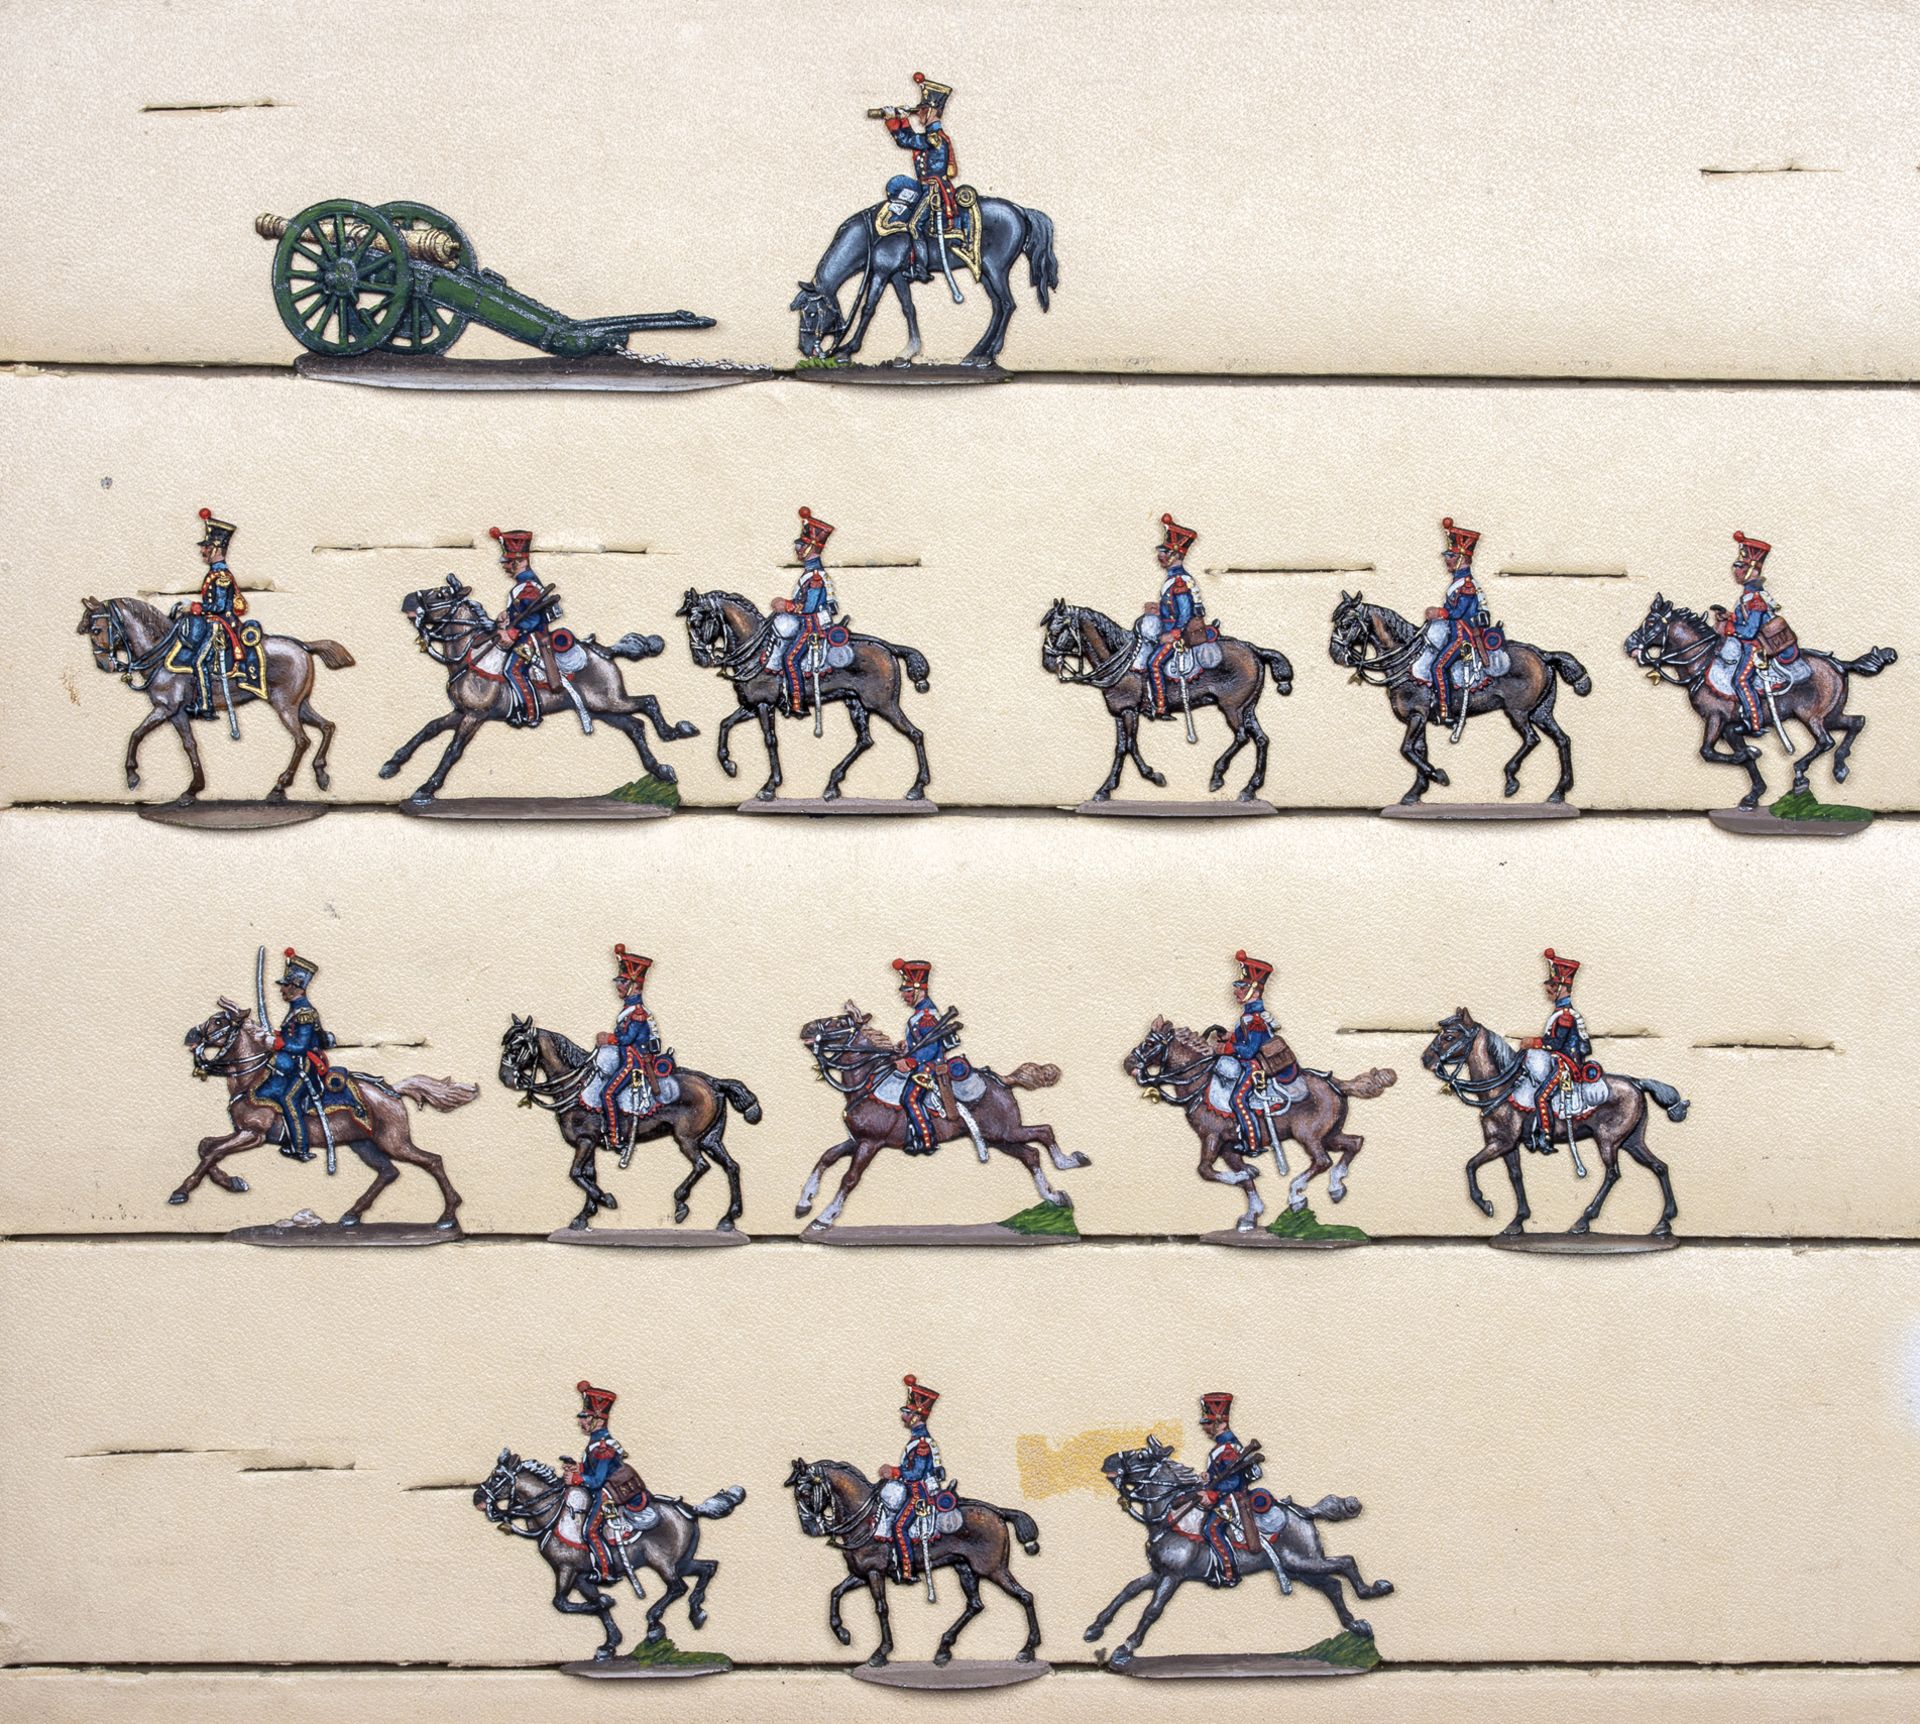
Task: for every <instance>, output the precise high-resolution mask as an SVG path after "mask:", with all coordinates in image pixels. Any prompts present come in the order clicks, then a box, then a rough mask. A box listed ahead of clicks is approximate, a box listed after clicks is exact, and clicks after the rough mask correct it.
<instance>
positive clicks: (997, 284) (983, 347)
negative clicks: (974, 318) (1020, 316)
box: [960, 265, 1013, 365]
mask: <svg viewBox="0 0 1920 1724" xmlns="http://www.w3.org/2000/svg"><path fill="white" fill-rule="evenodd" d="M980 280H981V285H982V286H983V287H984V288H985V289H986V290H987V300H988V302H989V303H990V304H991V305H992V307H993V314H992V315H991V316H990V317H989V318H988V319H987V327H986V329H985V330H984V331H983V332H982V333H981V336H980V339H979V340H978V341H976V342H975V343H974V344H973V348H972V351H971V352H969V353H968V354H967V356H966V358H965V359H963V360H961V361H960V363H961V364H962V365H991V364H992V363H993V362H994V361H995V360H996V359H998V358H999V357H1000V349H1001V348H1003V347H1004V346H1006V344H1007V325H1008V324H1009V323H1011V322H1012V321H1013V290H1012V289H1011V288H1009V287H1008V286H1007V281H1006V273H1005V271H1004V270H995V269H994V268H993V267H992V266H991V265H989V266H988V267H987V268H986V269H985V270H984V271H983V272H982V274H981V278H980Z"/></svg>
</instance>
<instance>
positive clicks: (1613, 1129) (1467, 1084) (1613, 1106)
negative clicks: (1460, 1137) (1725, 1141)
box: [1420, 1006, 1688, 1239]
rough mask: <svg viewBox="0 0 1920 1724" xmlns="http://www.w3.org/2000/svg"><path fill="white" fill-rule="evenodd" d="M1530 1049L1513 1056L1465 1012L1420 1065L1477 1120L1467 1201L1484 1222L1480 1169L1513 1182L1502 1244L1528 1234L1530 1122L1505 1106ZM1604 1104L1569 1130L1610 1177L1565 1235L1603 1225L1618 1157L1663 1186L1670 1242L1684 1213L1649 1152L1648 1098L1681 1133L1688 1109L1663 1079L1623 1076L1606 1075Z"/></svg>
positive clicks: (1658, 1234) (1659, 1234)
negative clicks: (1492, 1169) (1493, 1164)
mask: <svg viewBox="0 0 1920 1724" xmlns="http://www.w3.org/2000/svg"><path fill="white" fill-rule="evenodd" d="M1526 1057H1527V1056H1526V1049H1524V1048H1516V1047H1515V1046H1513V1044H1512V1043H1511V1042H1509V1041H1507V1040H1506V1038H1505V1037H1503V1036H1500V1035H1497V1034H1495V1033H1494V1031H1492V1030H1490V1029H1488V1028H1487V1026H1486V1025H1485V1024H1482V1023H1477V1022H1476V1021H1475V1020H1474V1016H1473V1014H1472V1013H1471V1012H1469V1011H1468V1010H1467V1008H1466V1007H1465V1006H1462V1007H1461V1008H1460V1009H1459V1010H1458V1011H1457V1012H1454V1013H1453V1014H1452V1015H1451V1016H1449V1017H1445V1018H1442V1019H1441V1020H1440V1027H1439V1030H1438V1032H1437V1033H1436V1034H1435V1036H1434V1038H1433V1040H1432V1041H1430V1042H1429V1043H1427V1046H1426V1049H1425V1051H1424V1052H1423V1053H1422V1054H1421V1055H1420V1063H1421V1065H1423V1066H1424V1067H1425V1068H1426V1069H1427V1070H1428V1071H1430V1072H1432V1073H1433V1074H1434V1075H1435V1076H1436V1077H1438V1078H1439V1079H1440V1082H1441V1084H1442V1086H1443V1087H1444V1088H1446V1089H1447V1090H1448V1091H1450V1092H1451V1093H1452V1094H1454V1095H1456V1096H1458V1097H1459V1098H1460V1100H1462V1101H1463V1102H1465V1103H1466V1104H1467V1105H1468V1106H1469V1107H1472V1108H1477V1109H1479V1112H1480V1140H1481V1144H1480V1151H1479V1153H1478V1154H1477V1155H1475V1156H1474V1157H1473V1158H1472V1159H1471V1160H1470V1161H1468V1163H1467V1195H1468V1196H1469V1197H1470V1198H1472V1199H1473V1201H1474V1205H1475V1207H1476V1208H1478V1209H1479V1211H1480V1213H1481V1214H1482V1215H1492V1214H1493V1205H1492V1203H1490V1202H1489V1201H1488V1200H1487V1199H1486V1198H1485V1197H1484V1196H1483V1195H1482V1194H1481V1191H1480V1177H1479V1175H1480V1169H1481V1168H1482V1167H1484V1166H1486V1164H1487V1163H1488V1162H1490V1161H1504V1162H1505V1163H1506V1164H1507V1177H1508V1178H1509V1179H1511V1180H1512V1181H1513V1200H1514V1204H1515V1210H1514V1217H1513V1219H1512V1220H1511V1221H1509V1222H1508V1223H1507V1225H1506V1226H1505V1227H1503V1228H1501V1229H1500V1237H1501V1238H1503V1239H1506V1238H1510V1237H1512V1236H1514V1235H1516V1234H1520V1233H1524V1232H1525V1231H1526V1223H1527V1220H1528V1218H1529V1217H1531V1215H1532V1214H1533V1211H1532V1210H1531V1209H1529V1208H1528V1207H1527V1188H1526V1186H1525V1185H1524V1184H1523V1183H1522V1181H1521V1178H1520V1150H1521V1147H1522V1140H1521V1135H1520V1134H1521V1128H1522V1127H1523V1126H1524V1125H1525V1124H1526V1114H1525V1113H1524V1112H1522V1111H1521V1110H1520V1109H1519V1108H1515V1107H1509V1106H1507V1105H1506V1103H1507V1098H1508V1097H1509V1096H1510V1095H1512V1093H1513V1089H1514V1086H1515V1084H1517V1083H1518V1082H1519V1080H1520V1076H1521V1074H1522V1072H1523V1071H1524V1070H1525V1069H1526ZM1606 1085H1607V1099H1606V1100H1605V1101H1603V1102H1602V1103H1600V1105H1599V1106H1598V1107H1596V1108H1594V1109H1593V1111H1592V1112H1591V1113H1589V1114H1587V1115H1586V1116H1585V1117H1584V1118H1583V1119H1580V1120H1578V1121H1576V1122H1575V1123H1574V1124H1573V1126H1572V1134H1573V1137H1574V1139H1575V1140H1576V1141H1578V1140H1581V1139H1589V1140H1591V1141H1592V1142H1593V1143H1595V1144H1597V1145H1598V1146H1599V1149H1600V1159H1601V1161H1602V1162H1603V1163H1604V1164H1605V1167H1606V1176H1605V1178H1603V1179H1602V1180H1601V1182H1600V1189H1599V1190H1598V1191H1596V1192H1595V1193H1594V1194H1593V1201H1592V1202H1591V1203H1589V1204H1588V1205H1587V1207H1586V1208H1585V1209H1584V1210H1582V1211H1581V1214H1580V1219H1579V1220H1578V1221H1576V1222H1575V1223H1574V1224H1573V1225H1572V1226H1571V1227H1569V1228H1568V1229H1567V1231H1568V1232H1569V1233H1585V1232H1586V1231H1587V1229H1588V1228H1590V1227H1591V1226H1592V1225H1593V1224H1594V1222H1595V1221H1596V1220H1597V1219H1598V1218H1599V1215H1600V1209H1601V1206H1602V1205H1603V1204H1604V1203H1605V1202H1606V1201H1607V1194H1608V1193H1609V1192H1610V1191H1612V1190H1613V1187H1614V1182H1615V1181H1616V1180H1618V1179H1619V1177H1620V1152H1621V1151H1622V1150H1623V1149H1624V1150H1625V1151H1626V1152H1627V1154H1628V1155H1630V1156H1632V1157H1633V1159H1634V1160H1635V1161H1637V1162H1639V1164H1640V1165H1641V1166H1642V1167H1644V1168H1646V1169H1647V1171H1648V1172H1649V1173H1651V1174H1652V1175H1653V1176H1654V1178H1655V1179H1657V1180H1659V1181H1660V1195H1661V1196H1662V1197H1663V1198H1664V1199H1665V1206H1664V1207H1663V1208H1662V1210H1661V1212H1660V1219H1659V1221H1658V1222H1656V1223H1655V1224H1654V1228H1653V1237H1654V1238H1656V1239H1665V1238H1667V1237H1669V1236H1670V1235H1671V1234H1672V1232H1673V1218H1674V1217H1675V1216H1676V1215H1678V1214H1679V1213H1680V1206H1679V1205H1678V1204H1677V1203H1675V1202H1674V1200H1673V1182H1672V1181H1671V1180H1670V1179H1668V1177H1667V1164H1666V1163H1665V1162H1664V1161H1662V1160H1661V1159H1660V1158H1659V1156H1657V1155H1655V1154H1654V1153H1653V1151H1652V1150H1650V1149H1648V1148H1647V1098H1648V1097H1649V1096H1651V1097H1652V1098H1653V1100H1654V1101H1655V1102H1656V1103H1657V1104H1658V1105H1659V1106H1660V1107H1662V1108H1664V1109H1665V1110H1666V1115H1667V1118H1668V1119H1670V1120H1672V1121H1673V1122H1674V1123H1675V1124H1676V1125H1677V1124H1678V1123H1679V1122H1680V1121H1681V1120H1683V1119H1685V1118H1686V1117H1687V1107H1688V1103H1687V1102H1686V1100H1685V1099H1684V1098H1683V1097H1682V1096H1681V1094H1680V1092H1679V1091H1678V1090H1676V1089H1675V1088H1673V1086H1672V1085H1671V1084H1664V1083H1662V1082H1661V1081H1660V1080H1659V1079H1658V1078H1640V1077H1628V1076H1626V1075H1625V1074H1624V1073H1620V1072H1608V1073H1607V1074H1606ZM1556 1136H1557V1137H1559V1138H1564V1137H1565V1136H1566V1126H1565V1122H1562V1124H1561V1125H1560V1126H1559V1127H1558V1128H1556Z"/></svg>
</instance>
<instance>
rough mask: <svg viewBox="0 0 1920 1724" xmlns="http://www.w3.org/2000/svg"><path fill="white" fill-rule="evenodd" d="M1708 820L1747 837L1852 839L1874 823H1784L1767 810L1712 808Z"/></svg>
mask: <svg viewBox="0 0 1920 1724" xmlns="http://www.w3.org/2000/svg"><path fill="white" fill-rule="evenodd" d="M1707 818H1708V819H1709V820H1711V821H1712V822H1713V823H1714V825H1716V826H1717V827H1719V828H1720V830H1721V831H1722V832H1738V833H1739V834H1740V835H1741V836H1742V837H1745V838H1851V837H1852V836H1853V835H1854V834H1855V833H1856V832H1864V831H1866V829H1867V828H1868V827H1869V826H1871V825H1872V824H1873V822H1872V821H1871V820H1782V819H1781V818H1780V816H1779V815H1777V814H1770V813H1768V812H1767V810H1766V809H1764V808H1709V809H1708V810H1707Z"/></svg>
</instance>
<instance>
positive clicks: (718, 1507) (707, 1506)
mask: <svg viewBox="0 0 1920 1724" xmlns="http://www.w3.org/2000/svg"><path fill="white" fill-rule="evenodd" d="M746 1500H747V1487H746V1486H745V1485H728V1486H727V1488H726V1489H725V1490H721V1491H715V1492H714V1493H713V1495H712V1496H710V1497H708V1498H707V1500H706V1501H705V1502H703V1503H684V1504H682V1505H681V1506H682V1507H684V1508H685V1509H686V1511H687V1513H688V1514H690V1515H692V1516H693V1518H694V1519H695V1520H725V1519H726V1517H727V1516H728V1515H730V1514H732V1513H733V1511H734V1510H735V1509H737V1508H738V1507H739V1506H740V1505H741V1504H742V1503H743V1502H745V1501H746Z"/></svg>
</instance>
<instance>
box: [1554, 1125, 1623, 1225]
mask: <svg viewBox="0 0 1920 1724" xmlns="http://www.w3.org/2000/svg"><path fill="white" fill-rule="evenodd" d="M1593 1141H1594V1143H1595V1145H1596V1146H1597V1147H1598V1148H1599V1151H1600V1159H1601V1161H1602V1162H1603V1163H1604V1164H1605V1167H1606V1172H1605V1174H1604V1176H1603V1177H1602V1179H1601V1181H1600V1189H1599V1190H1598V1191H1596V1192H1595V1193H1594V1194H1593V1201H1592V1202H1591V1203H1589V1204H1588V1205H1587V1206H1586V1208H1585V1209H1583V1210H1581V1211H1580V1219H1579V1220H1578V1221H1576V1222H1575V1223H1574V1224H1573V1225H1572V1226H1571V1227H1569V1228H1568V1229H1567V1231H1568V1232H1569V1233H1585V1232H1586V1230H1587V1229H1588V1228H1589V1227H1591V1226H1592V1225H1593V1224H1594V1222H1596V1221H1597V1220H1599V1218H1600V1211H1601V1208H1602V1207H1603V1206H1604V1205H1605V1203H1606V1201H1607V1194H1608V1193H1609V1192H1611V1191H1612V1190H1613V1188H1614V1187H1615V1186H1616V1185H1618V1184H1619V1183H1620V1145H1619V1144H1618V1143H1616V1142H1611V1141H1609V1140H1608V1139H1607V1138H1604V1137H1602V1136H1601V1135H1600V1134H1599V1133H1598V1132H1595V1133H1594V1134H1593Z"/></svg>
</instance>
